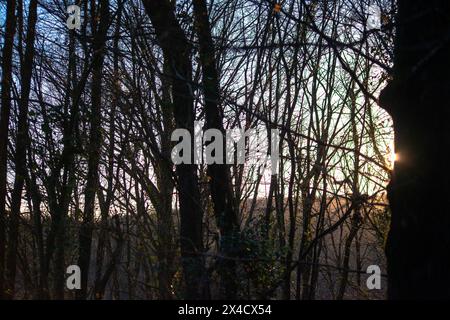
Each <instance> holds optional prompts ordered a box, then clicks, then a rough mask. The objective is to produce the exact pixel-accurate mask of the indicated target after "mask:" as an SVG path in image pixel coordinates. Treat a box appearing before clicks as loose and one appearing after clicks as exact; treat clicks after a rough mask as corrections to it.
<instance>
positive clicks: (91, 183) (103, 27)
mask: <svg viewBox="0 0 450 320" xmlns="http://www.w3.org/2000/svg"><path fill="white" fill-rule="evenodd" d="M98 11H99V13H98V14H99V23H98V24H97V17H93V18H92V26H93V29H94V30H95V31H94V32H95V35H94V40H93V52H94V55H93V58H92V59H93V61H92V88H91V114H90V132H89V146H88V174H87V179H86V189H85V206H84V213H83V221H82V225H81V227H80V234H79V241H80V247H79V250H80V254H79V259H78V266H79V267H80V269H81V290H79V291H77V299H86V297H87V296H86V295H87V291H88V288H87V286H88V275H89V267H90V262H91V246H92V232H93V228H94V209H95V195H96V193H97V189H98V184H99V181H98V168H99V163H100V150H101V146H102V127H101V103H102V76H103V62H104V56H105V46H106V36H107V32H108V27H109V1H108V0H101V1H100V2H99V8H98Z"/></svg>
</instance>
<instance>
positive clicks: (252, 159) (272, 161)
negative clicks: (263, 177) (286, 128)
mask: <svg viewBox="0 0 450 320" xmlns="http://www.w3.org/2000/svg"><path fill="white" fill-rule="evenodd" d="M171 140H172V141H174V142H178V144H177V145H175V147H174V148H173V149H172V153H171V159H172V161H173V163H174V164H176V165H178V164H202V163H203V164H215V163H216V164H244V163H247V164H249V165H250V166H257V167H259V168H261V169H263V170H270V171H271V174H272V175H274V174H277V173H278V161H279V142H280V137H279V130H278V129H270V135H269V132H268V130H267V129H266V128H265V127H263V126H261V127H258V128H251V129H247V130H244V129H240V128H237V129H228V130H225V136H224V134H223V133H222V132H221V131H220V130H218V129H207V130H205V131H203V130H202V127H201V123H200V122H197V121H196V122H195V123H194V137H192V136H191V133H190V132H189V130H187V129H176V130H174V131H173V133H172V136H171ZM192 153H193V154H192Z"/></svg>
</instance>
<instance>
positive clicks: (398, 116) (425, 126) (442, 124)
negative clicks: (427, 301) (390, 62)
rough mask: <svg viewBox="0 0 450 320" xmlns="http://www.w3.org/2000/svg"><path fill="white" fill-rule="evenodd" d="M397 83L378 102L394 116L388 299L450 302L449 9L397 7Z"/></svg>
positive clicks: (435, 0) (415, 2)
mask: <svg viewBox="0 0 450 320" xmlns="http://www.w3.org/2000/svg"><path fill="white" fill-rule="evenodd" d="M396 22H397V34H396V40H395V60H394V72H393V80H392V81H391V82H390V83H389V84H388V86H387V87H386V88H385V89H384V91H383V92H382V94H381V96H380V103H381V105H382V106H383V107H384V108H385V109H386V110H387V111H388V112H389V113H390V114H391V115H392V118H393V121H394V130H395V148H396V152H397V154H398V157H399V160H398V161H397V162H396V163H395V168H394V171H393V176H392V180H391V182H390V184H389V186H388V197H389V202H390V205H391V211H392V220H391V228H390V232H389V237H388V242H387V245H386V255H387V261H388V274H389V280H388V281H389V282H388V296H389V298H390V299H405V298H415V299H417V298H450V272H449V270H450V251H449V248H450V232H449V229H450V212H449V210H450V206H449V204H448V199H449V193H450V173H449V171H448V157H447V156H446V154H445V153H446V152H448V150H449V149H450V126H449V124H448V119H449V118H450V108H449V103H450V90H449V88H450V78H449V75H450V63H449V57H450V42H449V41H448V34H449V30H450V2H449V1H445V0H430V1H420V0H408V1H406V0H400V1H399V2H398V15H397V21H396Z"/></svg>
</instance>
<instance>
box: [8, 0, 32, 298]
mask: <svg viewBox="0 0 450 320" xmlns="http://www.w3.org/2000/svg"><path fill="white" fill-rule="evenodd" d="M28 12H29V16H28V27H27V38H26V49H25V58H24V64H23V65H22V66H21V88H22V93H21V99H20V101H19V123H18V128H17V142H16V155H15V159H14V162H15V169H16V176H15V179H14V189H13V192H12V198H11V218H10V223H9V237H8V251H7V257H6V258H7V259H6V289H7V291H6V297H7V298H13V297H14V289H15V279H16V262H17V242H18V232H19V219H20V205H21V203H22V190H23V185H24V181H25V176H26V175H27V168H26V150H27V144H28V99H29V95H30V87H31V75H32V70H33V58H34V37H35V26H36V19H37V0H31V1H30V4H29V10H28Z"/></svg>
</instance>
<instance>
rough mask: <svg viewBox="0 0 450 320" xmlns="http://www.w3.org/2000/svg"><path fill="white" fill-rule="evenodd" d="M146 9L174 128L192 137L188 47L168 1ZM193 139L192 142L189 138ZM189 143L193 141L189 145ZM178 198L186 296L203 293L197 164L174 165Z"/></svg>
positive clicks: (146, 3)
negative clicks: (162, 61) (166, 77)
mask: <svg viewBox="0 0 450 320" xmlns="http://www.w3.org/2000/svg"><path fill="white" fill-rule="evenodd" d="M143 4H144V6H145V10H146V12H147V14H148V16H149V17H150V20H151V22H152V24H153V27H154V28H155V32H156V37H157V39H158V42H159V44H160V46H161V48H162V50H163V53H164V56H165V57H166V59H167V61H168V63H169V64H170V67H171V74H172V75H173V81H172V95H173V106H174V118H175V123H176V127H177V128H183V129H187V130H188V131H189V132H190V133H191V137H192V138H193V137H194V108H193V88H192V83H191V81H192V66H191V57H190V55H191V52H190V51H191V47H190V46H189V43H188V42H187V39H186V36H185V35H184V32H183V30H182V29H181V27H180V25H179V23H178V21H177V19H176V17H175V13H174V10H175V7H174V5H173V4H171V2H169V1H167V0H164V1H154V0H145V1H143ZM192 142H193V141H192ZM191 145H192V144H191ZM176 174H177V178H178V179H177V180H178V181H177V187H178V191H179V200H180V224H181V226H180V242H181V256H182V265H183V274H184V279H185V285H186V298H187V299H198V298H201V297H202V296H203V287H204V285H203V284H204V283H203V282H204V281H203V278H204V267H203V257H202V256H201V253H202V251H203V239H202V220H203V208H202V206H201V202H200V191H199V186H198V176H197V166H196V165H195V164H180V165H177V166H176Z"/></svg>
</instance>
